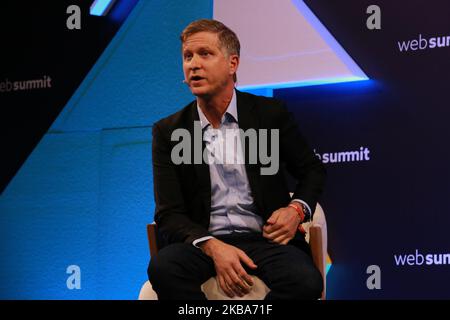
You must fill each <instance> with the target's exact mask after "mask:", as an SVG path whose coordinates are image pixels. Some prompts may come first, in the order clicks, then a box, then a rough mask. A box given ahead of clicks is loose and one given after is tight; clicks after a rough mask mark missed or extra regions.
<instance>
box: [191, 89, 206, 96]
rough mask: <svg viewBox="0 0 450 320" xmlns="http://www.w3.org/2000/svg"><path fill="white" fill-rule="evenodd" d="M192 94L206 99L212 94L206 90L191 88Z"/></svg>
mask: <svg viewBox="0 0 450 320" xmlns="http://www.w3.org/2000/svg"><path fill="white" fill-rule="evenodd" d="M191 92H192V94H193V95H194V96H196V97H199V98H206V97H208V96H210V92H209V91H208V90H206V88H191Z"/></svg>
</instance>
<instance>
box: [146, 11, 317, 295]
mask: <svg viewBox="0 0 450 320" xmlns="http://www.w3.org/2000/svg"><path fill="white" fill-rule="evenodd" d="M181 42H182V57H183V70H184V76H185V81H184V82H185V83H186V84H187V85H188V86H189V88H190V90H191V92H192V93H193V94H194V95H195V96H196V101H194V102H192V103H190V104H189V105H187V106H186V107H185V108H183V109H182V110H181V111H179V112H177V113H175V114H173V115H171V116H169V117H167V118H165V119H162V120H160V121H159V122H157V123H156V124H155V125H154V126H153V174H154V189H155V190H154V191H155V202H156V213H155V221H156V223H157V225H158V228H159V230H160V233H161V237H162V238H163V239H164V242H166V243H167V245H166V246H165V247H163V248H162V249H161V250H160V251H159V252H158V255H157V256H156V257H153V258H152V260H151V261H150V265H149V268H148V275H149V279H150V282H151V283H152V285H153V288H154V290H155V291H156V292H157V294H158V297H159V299H205V295H204V294H203V292H202V291H201V289H200V286H201V284H202V283H203V282H205V281H206V280H207V279H209V278H210V277H212V276H216V279H217V281H218V284H219V286H220V288H221V289H222V290H223V291H224V292H225V293H226V294H227V295H228V296H229V297H234V296H236V295H237V296H240V297H242V296H244V295H245V294H247V293H249V292H250V291H251V289H252V285H253V282H252V278H251V277H250V274H254V275H256V276H258V277H259V278H260V279H261V280H263V281H264V282H265V283H266V285H267V286H268V287H269V288H270V290H271V291H270V292H269V293H268V294H267V296H266V299H317V298H319V297H320V295H321V292H322V286H323V283H322V278H321V275H320V272H319V271H318V270H317V269H316V268H315V266H314V264H313V262H312V259H311V256H310V250H309V246H308V244H307V243H306V241H305V239H304V234H303V233H302V232H300V231H299V225H300V223H301V222H303V221H304V220H305V219H310V218H311V214H312V213H313V212H314V209H315V206H316V203H317V199H318V197H319V195H320V193H321V192H322V188H323V183H324V178H325V171H324V168H323V166H322V163H321V162H320V161H319V160H318V159H317V157H316V156H315V154H314V153H313V152H312V151H311V149H310V148H309V147H308V146H307V144H306V142H305V141H304V139H303V138H302V137H301V135H300V133H299V132H298V129H297V126H296V124H295V121H294V120H293V118H292V117H291V115H290V114H289V113H288V112H287V110H286V108H285V106H284V105H283V104H282V103H280V102H279V101H276V100H274V99H269V98H265V97H258V96H254V95H251V94H247V93H242V92H239V91H237V90H235V88H234V86H235V82H236V79H237V77H236V71H237V69H238V66H239V50H240V44H239V40H238V38H237V36H236V35H235V33H234V32H233V31H231V30H230V29H229V28H227V27H226V26H225V25H223V24H222V23H220V22H218V21H214V20H206V19H205V20H198V21H194V22H192V23H191V24H190V25H188V26H187V27H186V28H185V30H184V31H183V32H182V34H181ZM196 126H197V127H196ZM238 129H241V130H242V131H243V132H244V133H245V132H249V131H251V130H253V131H252V132H258V133H259V134H260V136H258V137H257V141H258V143H256V144H257V145H258V146H259V147H260V149H259V150H258V152H261V150H262V149H264V147H269V149H271V150H272V151H274V152H273V153H274V155H275V156H277V157H279V158H280V159H279V160H280V161H281V162H283V163H285V165H286V168H287V170H288V171H289V172H290V173H291V174H292V175H293V176H294V177H295V178H296V179H297V180H298V184H297V186H296V189H295V192H294V195H293V197H292V199H291V197H290V196H289V191H288V188H287V186H286V182H285V179H284V176H283V173H282V172H281V171H280V170H276V171H275V172H269V174H264V171H263V169H267V163H263V161H261V157H259V159H257V161H253V162H252V161H251V159H250V158H251V157H252V156H254V155H252V154H251V153H252V152H250V154H249V153H248V151H251V150H250V149H251V148H252V147H253V146H254V145H256V144H255V143H253V144H250V145H249V144H248V143H245V141H246V140H245V139H243V140H240V139H237V141H238V143H237V147H232V148H229V145H230V144H231V141H230V139H228V140H224V138H223V137H224V136H225V137H228V135H227V134H225V132H228V131H227V130H231V131H232V132H236V130H238ZM177 130H184V132H188V133H189V134H190V135H191V136H193V137H194V140H195V136H196V133H198V132H199V131H200V134H199V135H197V136H199V137H200V138H199V139H200V140H201V141H200V142H199V143H198V144H197V146H198V147H196V141H193V143H191V144H189V146H191V147H192V150H193V152H192V153H191V152H190V151H186V150H183V152H181V153H182V154H180V156H181V157H183V159H189V160H192V161H184V162H180V161H178V160H177V161H174V155H176V152H175V153H174V152H173V151H174V148H175V147H176V146H177V139H176V137H177V136H178V137H179V135H178V134H175V132H177ZM196 130H197V131H196ZM233 130H234V131H233ZM269 131H270V134H269ZM178 132H179V131H178ZM272 133H274V134H272ZM262 134H266V135H267V134H269V137H263V136H262ZM174 137H175V138H174ZM234 137H235V136H234ZM273 137H275V138H276V139H275V140H273V139H271V138H273ZM228 138H229V137H228ZM233 141H234V142H236V139H233ZM274 146H275V148H274ZM222 147H224V149H225V150H226V152H228V155H230V153H231V159H234V160H236V159H244V158H245V163H242V162H239V161H231V162H230V161H217V158H216V157H218V156H217V154H216V153H217V152H216V151H220V150H222ZM205 150H206V152H205ZM195 153H197V154H195ZM198 153H200V157H201V160H202V161H201V162H200V163H199V161H195V160H196V159H197V160H198V159H199V155H198ZM219 153H220V152H219ZM205 154H206V156H205ZM228 155H227V157H228ZM274 155H271V156H274ZM196 157H197V158H196ZM227 159H228V158H227ZM253 159H254V158H253ZM214 160H216V161H214ZM221 160H223V158H222V159H221ZM266 173H267V171H266Z"/></svg>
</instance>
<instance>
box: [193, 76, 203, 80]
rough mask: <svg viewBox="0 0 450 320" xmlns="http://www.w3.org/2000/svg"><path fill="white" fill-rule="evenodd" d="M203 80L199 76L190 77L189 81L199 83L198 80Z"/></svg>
mask: <svg viewBox="0 0 450 320" xmlns="http://www.w3.org/2000/svg"><path fill="white" fill-rule="evenodd" d="M203 79H204V78H203V77H200V76H192V77H191V81H200V80H203Z"/></svg>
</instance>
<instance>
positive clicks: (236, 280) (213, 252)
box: [199, 238, 257, 298]
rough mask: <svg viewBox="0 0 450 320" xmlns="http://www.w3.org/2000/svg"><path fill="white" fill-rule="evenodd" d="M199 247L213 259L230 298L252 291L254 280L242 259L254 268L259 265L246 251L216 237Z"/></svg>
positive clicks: (220, 281)
mask: <svg viewBox="0 0 450 320" xmlns="http://www.w3.org/2000/svg"><path fill="white" fill-rule="evenodd" d="M199 247H200V248H201V250H202V251H203V252H204V253H205V254H206V255H208V256H209V257H211V258H212V259H213V261H214V266H215V268H216V273H217V280H218V282H219V285H220V287H221V288H222V290H223V291H224V292H225V293H226V294H227V295H228V296H229V297H230V298H233V297H234V295H238V296H239V297H242V296H244V295H245V294H247V293H249V292H250V290H251V287H252V286H253V280H252V277H250V275H248V273H247V272H246V271H245V269H244V268H243V267H242V264H241V261H242V262H244V263H245V264H246V265H247V266H249V267H250V268H252V269H256V268H257V266H256V265H255V263H254V262H253V261H252V259H250V258H249V256H247V255H246V254H245V252H244V251H242V250H241V249H239V248H236V247H235V246H232V245H229V244H226V243H225V242H223V241H220V240H218V239H215V238H212V239H209V240H206V241H205V242H203V243H201V244H200V245H199Z"/></svg>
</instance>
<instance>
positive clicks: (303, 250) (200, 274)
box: [148, 233, 323, 300]
mask: <svg viewBox="0 0 450 320" xmlns="http://www.w3.org/2000/svg"><path fill="white" fill-rule="evenodd" d="M216 238H218V239H219V240H222V241H224V242H226V243H228V244H231V245H233V246H236V247H238V248H239V249H241V250H243V251H244V252H245V253H246V254H247V255H248V256H249V257H250V258H251V259H252V260H253V262H254V263H255V264H256V265H257V266H258V268H256V269H255V270H251V269H250V268H247V267H246V266H245V264H244V263H242V262H241V263H242V265H243V267H244V268H245V269H246V271H247V272H248V273H249V274H252V275H256V276H257V277H259V278H260V279H261V280H262V281H264V283H265V284H266V285H267V286H268V287H269V288H270V290H271V291H270V292H269V293H268V294H267V296H266V297H265V299H269V300H271V299H318V298H320V296H321V294H322V290H323V282H322V276H321V274H320V272H319V270H318V269H317V268H316V267H315V266H314V264H313V261H312V258H311V252H310V249H309V245H308V244H307V243H306V242H305V241H304V240H303V239H293V240H291V242H289V244H288V245H279V244H275V243H271V242H269V241H268V240H267V239H265V238H264V237H263V236H262V234H261V233H245V234H237V233H235V234H231V235H224V236H217V237H216ZM215 275H216V271H215V268H214V262H213V260H212V259H211V258H210V257H208V256H207V255H205V254H204V253H203V252H202V251H201V250H200V249H199V248H196V247H194V246H193V245H192V244H188V243H175V244H170V245H168V246H166V247H164V248H162V249H161V250H160V251H159V252H158V254H157V255H156V257H152V259H151V261H150V264H149V267H148V277H149V280H150V282H151V284H152V286H153V289H154V290H155V291H156V293H157V294H158V298H159V299H160V300H163V299H177V300H186V299H192V300H204V299H206V297H205V295H204V293H203V292H202V291H201V288H200V287H201V285H202V284H203V283H204V282H205V281H206V280H208V279H209V278H211V277H212V276H215Z"/></svg>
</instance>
